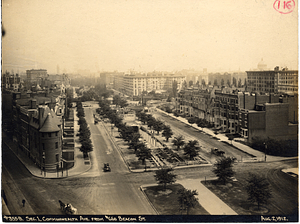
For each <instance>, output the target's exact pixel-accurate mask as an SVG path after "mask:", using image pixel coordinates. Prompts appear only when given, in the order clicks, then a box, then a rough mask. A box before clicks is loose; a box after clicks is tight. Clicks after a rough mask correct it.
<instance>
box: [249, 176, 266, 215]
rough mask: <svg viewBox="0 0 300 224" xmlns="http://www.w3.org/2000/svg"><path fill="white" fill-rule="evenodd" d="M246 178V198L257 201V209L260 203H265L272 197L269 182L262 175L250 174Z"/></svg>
mask: <svg viewBox="0 0 300 224" xmlns="http://www.w3.org/2000/svg"><path fill="white" fill-rule="evenodd" d="M249 176H250V177H249V178H248V180H247V182H248V183H247V186H246V191H247V193H248V200H249V201H251V202H254V203H257V209H258V210H259V209H260V207H259V206H260V205H261V204H266V203H267V202H268V200H269V199H270V198H271V197H272V194H271V189H270V187H269V183H268V182H267V180H266V179H265V178H264V177H260V176H257V175H255V174H250V175H249Z"/></svg>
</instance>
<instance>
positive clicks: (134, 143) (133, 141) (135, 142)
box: [129, 132, 141, 152]
mask: <svg viewBox="0 0 300 224" xmlns="http://www.w3.org/2000/svg"><path fill="white" fill-rule="evenodd" d="M140 137H141V135H140V134H139V133H138V132H133V133H132V134H131V138H130V143H129V146H130V147H132V148H134V152H136V151H137V149H138V147H139V144H140V141H139V138H140Z"/></svg>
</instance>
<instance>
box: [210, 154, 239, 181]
mask: <svg viewBox="0 0 300 224" xmlns="http://www.w3.org/2000/svg"><path fill="white" fill-rule="evenodd" d="M234 161H235V160H234V159H233V158H231V157H223V158H221V159H219V160H218V161H217V162H216V163H215V164H214V168H213V172H214V173H215V174H216V176H217V177H218V180H219V181H220V182H222V183H223V184H225V183H226V182H228V181H229V180H230V179H231V178H232V177H233V175H234V171H233V163H234Z"/></svg>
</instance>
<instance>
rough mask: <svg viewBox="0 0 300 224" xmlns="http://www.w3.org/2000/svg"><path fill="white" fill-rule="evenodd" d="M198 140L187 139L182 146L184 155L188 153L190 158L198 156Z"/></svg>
mask: <svg viewBox="0 0 300 224" xmlns="http://www.w3.org/2000/svg"><path fill="white" fill-rule="evenodd" d="M197 144H198V142H197V141H196V140H194V141H192V140H191V141H189V142H188V143H187V144H186V145H185V146H184V148H183V150H184V155H188V156H189V157H190V160H193V158H194V157H196V156H198V155H199V153H198V151H199V149H200V147H199V146H197Z"/></svg>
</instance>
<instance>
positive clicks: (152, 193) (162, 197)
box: [144, 184, 209, 215]
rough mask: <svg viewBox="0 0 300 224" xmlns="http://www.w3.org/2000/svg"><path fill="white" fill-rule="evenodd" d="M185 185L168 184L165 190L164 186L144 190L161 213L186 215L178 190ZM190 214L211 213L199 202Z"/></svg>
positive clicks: (191, 209)
mask: <svg viewBox="0 0 300 224" xmlns="http://www.w3.org/2000/svg"><path fill="white" fill-rule="evenodd" d="M183 188H184V187H183V186H182V185H180V184H172V185H169V186H167V189H166V191H165V192H164V191H163V188H162V186H151V187H147V188H145V190H144V192H145V194H146V195H147V197H148V199H149V200H150V202H151V203H152V204H153V206H154V207H155V208H156V210H157V211H158V213H159V214H160V215H181V214H182V215H186V211H183V213H181V211H180V210H179V209H180V205H179V202H178V195H177V192H178V190H179V189H183ZM189 215H209V213H208V212H207V211H206V210H205V209H204V208H203V207H202V206H201V205H200V204H199V203H198V204H197V205H196V206H195V207H194V208H190V210H189Z"/></svg>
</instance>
